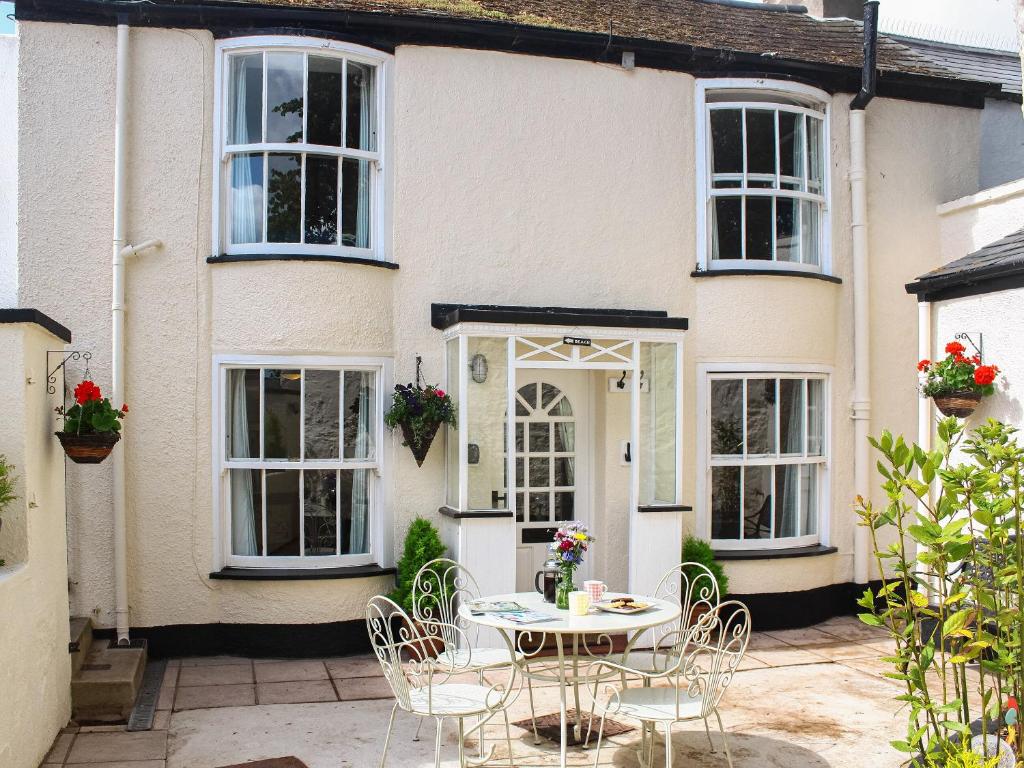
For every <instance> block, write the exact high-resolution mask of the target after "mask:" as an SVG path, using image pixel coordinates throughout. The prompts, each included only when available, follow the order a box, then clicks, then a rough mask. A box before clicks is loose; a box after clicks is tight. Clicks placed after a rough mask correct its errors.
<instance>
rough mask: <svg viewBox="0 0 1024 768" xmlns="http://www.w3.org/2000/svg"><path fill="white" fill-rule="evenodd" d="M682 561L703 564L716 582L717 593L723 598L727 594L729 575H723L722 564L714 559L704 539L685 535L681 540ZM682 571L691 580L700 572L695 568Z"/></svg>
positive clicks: (713, 554) (712, 551)
mask: <svg viewBox="0 0 1024 768" xmlns="http://www.w3.org/2000/svg"><path fill="white" fill-rule="evenodd" d="M683 562H684V563H699V564H700V565H703V566H704V567H705V568H707V569H708V570H709V571H711V575H712V576H714V577H715V581H717V582H718V594H719V595H721V596H722V597H723V598H724V597H725V596H726V595H727V594H729V577H728V576H726V575H725V569H724V568H722V564H721V563H720V562H718V561H717V560H715V553H714V550H712V549H711V545H710V544H708V543H707V542H706V541H704V540H703V539H698V538H697V537H696V536H687V537H686V540H685V541H684V542H683ZM683 571H684V573H686V577H687V578H688V579H690V581H691V582H692V581H693V580H694V579H695V578H696V577H697V576H698V575H699V573H700V572H699V571H698V570H697V569H696V568H684V569H683Z"/></svg>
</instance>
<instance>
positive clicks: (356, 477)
mask: <svg viewBox="0 0 1024 768" xmlns="http://www.w3.org/2000/svg"><path fill="white" fill-rule="evenodd" d="M345 379H346V381H345V385H346V386H348V384H349V381H350V380H351V379H355V380H356V381H357V382H358V395H357V400H356V402H357V404H358V409H359V410H358V414H357V416H356V438H355V449H356V456H358V457H359V458H366V457H368V456H369V454H370V445H371V434H372V433H371V431H370V430H371V429H372V428H373V426H372V422H371V419H372V416H373V402H372V393H373V374H372V373H370V372H368V371H361V372H359V373H357V374H352V373H347V374H346V376H345ZM368 485H369V470H366V469H357V470H355V471H354V472H353V473H352V532H351V535H350V537H349V554H360V553H363V552H368V551H369V549H368V547H367V531H366V521H367V518H368V517H369V511H370V498H369V496H370V494H369V488H368Z"/></svg>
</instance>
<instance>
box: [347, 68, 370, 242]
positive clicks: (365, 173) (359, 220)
mask: <svg viewBox="0 0 1024 768" xmlns="http://www.w3.org/2000/svg"><path fill="white" fill-rule="evenodd" d="M349 66H352V65H349ZM375 104H376V100H375V99H374V89H373V70H372V69H371V68H369V67H366V68H363V77H362V80H361V82H360V84H359V147H360V148H361V149H369V148H370V134H371V132H372V130H373V128H374V126H373V116H374V114H375ZM358 163H359V203H358V206H357V209H356V246H357V247H358V248H369V247H370V164H369V163H368V162H366V161H365V160H359V161H358Z"/></svg>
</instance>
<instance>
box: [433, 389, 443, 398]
mask: <svg viewBox="0 0 1024 768" xmlns="http://www.w3.org/2000/svg"><path fill="white" fill-rule="evenodd" d="M434 394H435V395H437V396H438V397H444V390H443V389H435V390H434Z"/></svg>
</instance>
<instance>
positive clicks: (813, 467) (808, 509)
mask: <svg viewBox="0 0 1024 768" xmlns="http://www.w3.org/2000/svg"><path fill="white" fill-rule="evenodd" d="M819 466H820V465H818V464H810V465H804V466H802V467H800V512H801V515H802V522H801V527H800V535H801V536H812V535H814V534H816V533H817V532H818V472H819V469H818V467H819Z"/></svg>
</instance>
